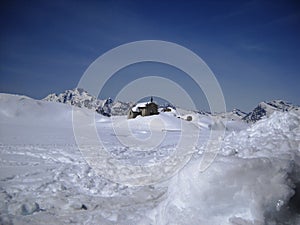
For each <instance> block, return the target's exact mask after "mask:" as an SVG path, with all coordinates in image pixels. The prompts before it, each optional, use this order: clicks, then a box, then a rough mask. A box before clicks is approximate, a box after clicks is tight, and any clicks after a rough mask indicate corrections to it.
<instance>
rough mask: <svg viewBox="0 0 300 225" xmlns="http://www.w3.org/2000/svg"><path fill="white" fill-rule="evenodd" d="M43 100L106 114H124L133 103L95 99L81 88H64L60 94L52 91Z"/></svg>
mask: <svg viewBox="0 0 300 225" xmlns="http://www.w3.org/2000/svg"><path fill="white" fill-rule="evenodd" d="M43 100H45V101H51V102H60V103H64V104H68V105H73V106H76V107H79V108H88V109H91V110H94V111H97V112H98V113H100V114H103V115H106V116H110V115H113V116H120V115H126V114H127V112H128V110H129V109H130V107H131V106H132V105H133V103H127V102H121V101H116V102H113V101H112V100H111V99H110V98H109V99H105V100H100V99H97V98H96V97H95V96H93V95H91V94H89V93H88V92H87V91H85V90H84V89H82V88H75V89H72V90H66V91H65V92H63V93H60V94H55V93H53V94H50V95H48V96H47V97H45V98H44V99H43Z"/></svg>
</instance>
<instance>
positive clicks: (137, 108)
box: [131, 102, 150, 112]
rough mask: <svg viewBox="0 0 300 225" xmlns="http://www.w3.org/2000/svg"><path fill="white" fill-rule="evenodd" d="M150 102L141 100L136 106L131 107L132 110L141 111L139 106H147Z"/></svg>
mask: <svg viewBox="0 0 300 225" xmlns="http://www.w3.org/2000/svg"><path fill="white" fill-rule="evenodd" d="M149 103H150V102H140V103H138V104H136V105H135V106H133V107H132V108H131V110H132V111H133V112H139V108H145V107H146V105H148V104H149Z"/></svg>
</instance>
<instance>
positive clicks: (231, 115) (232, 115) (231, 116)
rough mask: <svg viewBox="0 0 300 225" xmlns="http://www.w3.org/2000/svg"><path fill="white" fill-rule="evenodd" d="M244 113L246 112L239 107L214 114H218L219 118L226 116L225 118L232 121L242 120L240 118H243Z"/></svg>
mask: <svg viewBox="0 0 300 225" xmlns="http://www.w3.org/2000/svg"><path fill="white" fill-rule="evenodd" d="M246 115H247V113H245V112H243V111H242V110H239V109H233V110H232V111H230V112H225V113H219V114H216V116H219V117H221V118H226V119H227V120H232V121H237V120H242V118H244V117H245V116H246Z"/></svg>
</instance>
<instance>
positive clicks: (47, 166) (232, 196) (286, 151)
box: [0, 93, 300, 225]
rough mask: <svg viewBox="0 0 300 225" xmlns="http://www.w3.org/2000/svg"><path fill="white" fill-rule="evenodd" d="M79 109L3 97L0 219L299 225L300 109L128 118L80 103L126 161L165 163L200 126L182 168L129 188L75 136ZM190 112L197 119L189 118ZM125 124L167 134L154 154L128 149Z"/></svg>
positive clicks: (140, 134) (143, 134)
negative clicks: (251, 115)
mask: <svg viewBox="0 0 300 225" xmlns="http://www.w3.org/2000/svg"><path fill="white" fill-rule="evenodd" d="M82 94H84V93H82ZM86 97H87V98H89V97H88V96H86ZM51 98H54V99H55V98H56V97H55V96H52V97H51ZM51 101H52V100H51ZM66 101H68V98H66ZM78 104H79V103H78ZM80 104H84V103H80ZM71 105H72V104H70V105H68V104H58V103H56V102H47V101H39V100H34V99H31V98H28V97H26V96H18V95H9V94H0V224H45V223H47V224H72V223H73V224H105V225H106V224H126V225H127V224H141V225H167V224H170V225H171V224H172V225H173V224H176V225H190V224H197V225H198V224H199V225H220V224H222V225H226V224H232V225H242V224H243V225H247V224H248V225H250V224H252V225H253V224H257V225H258V224H267V225H268V224H270V225H271V224H272V225H273V224H300V206H299V202H300V199H299V195H300V194H299V191H300V167H299V166H300V115H299V111H298V110H287V111H285V110H284V111H283V112H274V113H272V114H270V115H269V116H268V117H264V118H262V119H260V120H259V121H257V122H256V123H254V124H247V123H245V122H243V121H242V120H241V119H240V120H238V119H236V120H230V121H226V118H224V117H223V116H221V115H214V116H213V115H209V114H199V113H196V112H187V114H186V115H183V116H179V114H180V113H179V112H178V111H180V110H178V111H171V112H165V113H163V112H161V113H160V114H159V115H155V116H151V117H147V118H146V117H144V118H143V117H140V116H138V117H137V118H136V119H134V120H127V119H126V116H112V117H110V118H108V117H105V116H102V115H100V114H97V113H95V112H94V111H93V110H90V109H85V107H83V108H81V109H78V110H80V111H81V113H82V114H83V115H87V116H92V117H93V118H94V121H95V122H96V127H97V131H98V135H99V137H100V138H101V139H102V141H103V142H104V144H105V146H106V147H107V149H108V151H109V152H110V154H111V155H112V156H114V157H115V158H116V159H118V160H120V161H121V162H126V163H136V164H141V163H151V162H156V163H157V162H159V161H160V160H164V159H165V158H166V157H168V155H170V154H173V153H174V151H175V150H176V148H175V146H176V144H177V142H178V141H179V140H180V134H181V131H182V124H184V127H185V128H186V129H187V132H188V133H187V134H188V135H193V134H195V132H196V131H200V133H199V139H198V144H197V146H195V148H193V149H189V151H188V152H189V154H192V158H191V160H190V161H189V162H188V164H187V165H186V166H185V167H184V168H183V169H181V170H180V171H179V173H177V174H176V175H174V176H173V177H171V178H170V179H168V180H164V181H161V182H159V183H155V184H153V185H145V186H129V185H124V184H118V183H115V182H112V181H110V180H108V179H106V178H105V176H100V175H99V174H98V173H96V171H95V170H94V169H93V168H91V167H90V166H89V164H88V163H87V162H86V160H85V158H84V157H83V156H82V154H81V152H80V150H79V149H78V147H77V145H76V141H75V137H74V134H73V127H72V107H73V106H71ZM91 105H93V104H92V103H91ZM187 115H190V116H192V117H193V120H192V121H191V122H187V121H185V120H183V119H181V118H184V116H187ZM178 117H180V118H178ZM158 121H160V122H158ZM159 123H162V125H163V126H164V128H163V129H160V128H161V125H160V124H159ZM151 125H152V126H151ZM113 126H115V128H118V129H119V131H121V132H120V133H118V132H117V133H115V132H114V130H113V129H112V128H113ZM126 126H129V128H130V130H131V135H133V136H134V137H136V138H138V139H140V140H148V139H149V137H153V136H154V137H156V136H155V135H157V136H158V137H161V136H163V134H167V135H166V136H165V139H164V141H163V142H162V143H161V144H160V145H157V147H156V148H153V149H151V150H149V151H147V150H145V149H142V148H141V147H140V146H139V145H137V146H135V145H131V146H129V147H128V146H125V145H124V144H122V143H120V142H119V141H118V140H121V139H118V138H122V137H124V135H125V133H122V132H123V131H124V129H125V127H126ZM223 126H226V130H227V131H226V137H225V138H224V140H223V142H222V147H221V150H220V152H219V154H218V156H217V157H216V159H215V160H214V162H213V163H212V164H211V166H210V167H209V168H208V169H207V170H205V171H203V172H200V171H199V163H200V162H201V159H202V156H203V153H204V152H205V151H210V149H206V143H207V140H208V138H209V134H210V132H217V131H218V129H221V128H222V127H223ZM118 135H119V137H118ZM126 135H128V133H126ZM114 172H115V173H116V174H118V173H120V172H121V171H114Z"/></svg>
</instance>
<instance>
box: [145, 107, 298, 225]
mask: <svg viewBox="0 0 300 225" xmlns="http://www.w3.org/2000/svg"><path fill="white" fill-rule="evenodd" d="M299 146H300V115H299V114H298V113H297V112H292V111H291V112H275V113H274V114H272V115H271V116H270V117H269V118H265V119H262V120H261V121H259V122H257V123H256V124H254V125H252V126H251V127H249V128H248V129H246V130H243V131H240V132H239V133H234V132H232V133H231V134H230V135H229V136H227V137H226V138H225V140H224V144H223V148H222V150H221V155H219V156H218V157H217V158H216V160H215V161H214V162H213V163H212V165H211V166H210V167H209V168H208V169H207V170H206V171H204V172H203V173H201V172H198V171H199V160H201V159H199V158H197V159H194V160H193V161H191V162H190V163H189V164H188V165H186V166H185V167H184V168H183V169H182V170H181V171H180V172H179V174H178V175H176V176H174V177H173V178H172V179H171V181H170V183H169V185H168V194H167V198H166V200H164V201H163V202H161V203H160V205H159V206H158V207H157V208H155V209H154V210H152V211H151V212H149V213H148V215H147V219H145V221H147V222H148V223H150V224H151V223H154V221H155V224H180V225H187V224H207V225H217V224H222V225H226V224H245V225H247V224H249V225H250V224H261V225H263V224H299V223H300V216H299V213H300V209H299V203H295V202H298V201H299V184H300V175H299V174H300V173H299V172H300V148H299ZM222 155H223V156H222Z"/></svg>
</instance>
